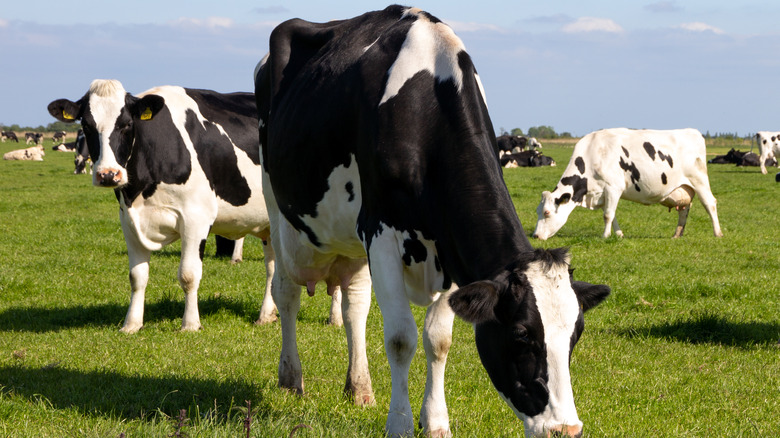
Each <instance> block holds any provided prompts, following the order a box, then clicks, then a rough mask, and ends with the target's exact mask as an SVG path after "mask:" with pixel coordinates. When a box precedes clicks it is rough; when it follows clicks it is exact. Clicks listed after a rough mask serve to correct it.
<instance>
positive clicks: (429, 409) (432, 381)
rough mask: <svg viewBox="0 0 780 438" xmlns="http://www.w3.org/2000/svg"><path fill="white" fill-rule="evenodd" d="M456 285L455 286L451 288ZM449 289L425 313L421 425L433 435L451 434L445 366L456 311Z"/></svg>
mask: <svg viewBox="0 0 780 438" xmlns="http://www.w3.org/2000/svg"><path fill="white" fill-rule="evenodd" d="M455 288H457V286H455V287H453V289H452V290H454V289H455ZM448 298H449V292H448V293H444V294H441V296H439V299H438V300H436V301H435V302H434V303H433V304H431V306H430V307H428V310H427V312H426V314H425V327H424V329H423V347H424V348H425V358H426V361H427V365H428V375H427V377H426V380H425V396H424V397H423V404H422V409H420V427H421V428H422V429H423V431H424V432H425V433H426V434H427V435H429V436H431V437H437V438H438V437H450V436H452V433H451V432H450V417H449V414H448V413H447V401H446V400H445V397H444V368H445V365H446V364H447V354H448V353H449V351H450V345H451V344H452V322H453V320H454V319H455V313H454V312H453V311H452V309H451V308H450V306H449V304H448V301H447V299H448Z"/></svg>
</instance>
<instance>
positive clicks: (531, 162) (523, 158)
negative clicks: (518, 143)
mask: <svg viewBox="0 0 780 438" xmlns="http://www.w3.org/2000/svg"><path fill="white" fill-rule="evenodd" d="M499 161H500V162H501V166H502V167H506V168H513V167H541V166H555V165H556V163H555V160H553V159H552V158H551V157H548V156H546V155H542V153H541V152H539V151H537V150H527V151H523V152H516V153H507V154H505V153H504V151H499Z"/></svg>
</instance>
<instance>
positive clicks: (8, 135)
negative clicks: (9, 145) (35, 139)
mask: <svg viewBox="0 0 780 438" xmlns="http://www.w3.org/2000/svg"><path fill="white" fill-rule="evenodd" d="M0 139H1V140H2V142H3V143H5V141H6V140H13V141H15V142H17V143H19V137H17V136H16V133H15V132H13V131H2V133H0Z"/></svg>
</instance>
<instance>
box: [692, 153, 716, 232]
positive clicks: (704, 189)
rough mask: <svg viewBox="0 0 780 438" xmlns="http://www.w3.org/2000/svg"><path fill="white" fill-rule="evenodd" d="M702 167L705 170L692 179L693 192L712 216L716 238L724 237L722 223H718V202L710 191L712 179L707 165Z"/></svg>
mask: <svg viewBox="0 0 780 438" xmlns="http://www.w3.org/2000/svg"><path fill="white" fill-rule="evenodd" d="M697 164H699V160H697ZM702 166H703V167H704V170H703V171H700V172H699V174H698V175H697V176H695V177H691V182H693V183H694V186H693V190H694V191H696V194H697V195H699V201H701V204H702V205H703V206H704V209H705V210H707V214H709V215H710V220H712V231H713V233H714V234H715V237H723V232H722V231H721V230H720V221H718V208H717V203H718V201H717V200H716V199H715V196H714V195H713V194H712V191H711V190H710V179H709V178H708V177H707V167H706V166H707V165H706V164H702Z"/></svg>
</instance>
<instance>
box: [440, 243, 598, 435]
mask: <svg viewBox="0 0 780 438" xmlns="http://www.w3.org/2000/svg"><path fill="white" fill-rule="evenodd" d="M530 255H531V256H532V258H531V259H530V260H528V261H525V262H518V263H517V264H516V265H515V267H510V268H508V269H507V270H505V271H504V272H502V273H500V274H499V275H498V276H496V277H494V278H493V279H490V280H485V281H479V282H475V283H472V284H469V285H466V286H465V287H461V288H460V289H458V290H457V291H455V292H454V293H453V294H452V296H451V297H450V300H449V302H450V306H451V307H452V309H453V310H454V311H455V313H456V314H457V315H458V316H460V317H461V318H463V319H464V320H466V321H469V322H471V323H473V324H474V331H475V338H476V343H477V350H478V351H479V356H480V359H481V360H482V364H483V366H484V367H485V370H486V371H487V373H488V375H489V376H490V380H491V381H492V382H493V386H495V388H496V390H497V391H498V392H499V394H500V395H501V397H502V398H503V399H504V401H505V402H506V403H507V404H508V405H509V406H510V407H511V408H512V409H513V410H514V412H515V414H516V415H517V417H518V418H520V419H521V420H523V423H524V425H525V429H526V436H534V437H540V436H541V437H547V436H549V434H551V433H555V432H558V433H563V434H565V435H566V436H579V435H580V433H581V432H582V422H581V421H580V420H579V418H578V416H577V409H576V407H575V405H574V395H573V391H572V388H571V377H570V372H569V360H570V357H571V353H572V349H573V348H574V345H575V344H576V343H577V340H579V337H580V335H581V334H582V331H583V328H584V319H583V313H584V312H585V311H587V310H588V309H590V308H592V307H594V306H596V305H597V304H599V303H600V302H601V301H602V300H604V298H606V297H607V295H609V293H610V289H609V287H607V286H604V285H592V284H589V283H584V282H579V281H572V280H571V276H570V273H569V255H568V253H567V252H566V250H564V249H556V250H551V251H546V250H542V249H539V250H536V251H534V252H533V253H531V254H530Z"/></svg>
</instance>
